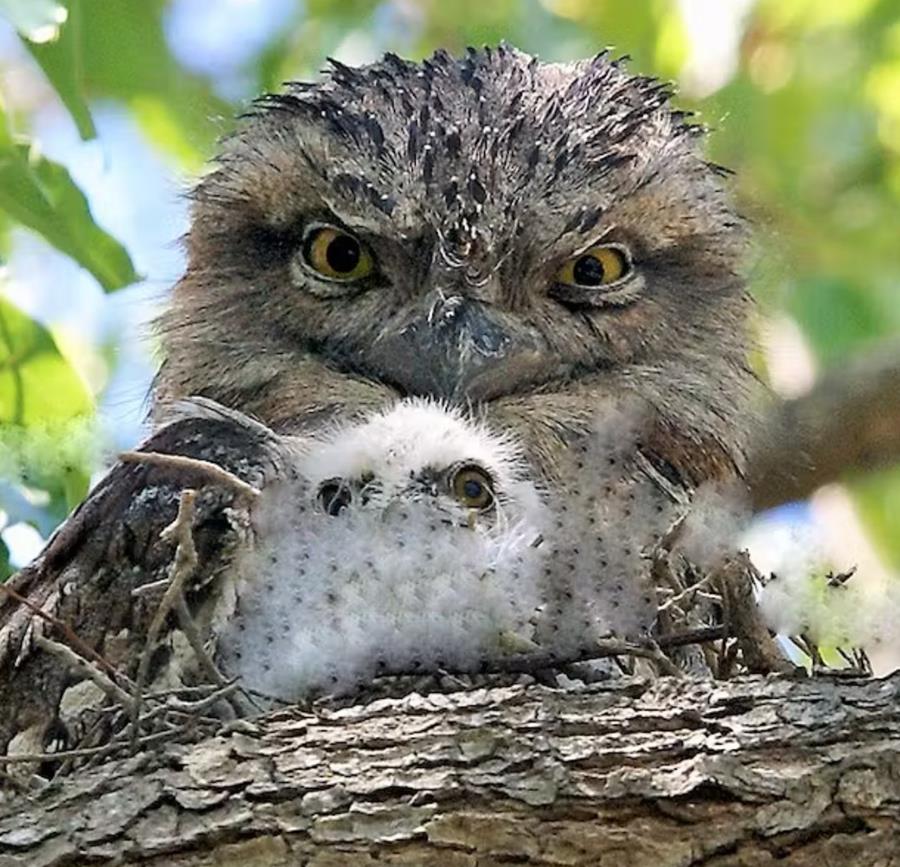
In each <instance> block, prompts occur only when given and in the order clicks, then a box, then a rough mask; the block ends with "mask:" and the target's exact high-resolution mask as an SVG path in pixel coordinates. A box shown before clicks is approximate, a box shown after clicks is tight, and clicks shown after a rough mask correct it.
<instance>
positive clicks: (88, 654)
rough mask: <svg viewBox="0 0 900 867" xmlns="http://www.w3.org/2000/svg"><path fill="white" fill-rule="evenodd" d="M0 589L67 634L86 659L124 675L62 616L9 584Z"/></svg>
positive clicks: (114, 674)
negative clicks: (33, 600)
mask: <svg viewBox="0 0 900 867" xmlns="http://www.w3.org/2000/svg"><path fill="white" fill-rule="evenodd" d="M0 590H2V591H4V592H5V593H7V594H8V595H9V596H10V597H11V598H12V599H14V600H15V601H16V602H18V603H20V604H21V605H24V606H25V607H26V608H27V609H29V611H31V613H32V614H34V615H35V616H37V617H40V618H41V619H42V620H45V621H46V622H47V623H49V624H50V625H51V626H53V627H55V628H57V629H59V630H60V632H62V634H63V635H64V636H65V638H66V640H67V641H68V642H69V644H71V645H72V647H74V648H75V649H76V650H77V651H78V652H79V653H81V655H82V656H83V657H84V658H85V659H92V660H93V661H94V662H96V663H97V664H98V665H100V666H102V667H103V668H104V669H106V671H107V672H109V673H110V674H111V675H113V676H114V677H123V675H122V674H121V673H120V672H119V671H117V670H116V668H115V666H114V665H112V663H110V662H108V661H107V660H106V659H104V658H103V656H102V655H101V654H100V653H98V652H97V651H96V650H94V648H93V647H91V646H90V645H89V644H88V643H87V642H86V641H84V640H83V639H81V638H79V637H78V635H77V634H76V632H75V630H74V629H72V627H71V626H69V624H68V623H66V622H65V621H64V620H60V618H58V617H56V616H54V615H53V614H51V613H50V612H49V611H44V609H43V608H41V607H40V606H39V605H35V603H34V602H32V601H31V600H30V599H28V598H26V597H25V596H23V595H22V594H21V593H19V592H17V591H16V590H13V589H12V587H10V586H9V585H8V584H0Z"/></svg>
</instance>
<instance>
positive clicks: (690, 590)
mask: <svg viewBox="0 0 900 867" xmlns="http://www.w3.org/2000/svg"><path fill="white" fill-rule="evenodd" d="M713 574H714V573H713V572H707V573H706V575H704V576H703V577H702V578H701V579H700V580H699V581H698V582H697V583H696V584H688V586H687V587H685V588H684V590H682V591H680V592H679V593H676V594H675V595H674V596H672V597H671V598H670V599H667V600H666V601H665V602H664V603H663V604H662V605H660V606H659V610H660V611H668V610H669V609H670V608H671V607H672V606H673V605H676V604H677V603H679V602H681V600H682V599H685V598H686V597H688V596H690V595H692V594H694V593H697V592H698V591H699V590H701V589H702V588H703V586H704V585H705V584H709V583H710V581H711V580H712V578H713Z"/></svg>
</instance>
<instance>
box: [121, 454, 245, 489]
mask: <svg viewBox="0 0 900 867" xmlns="http://www.w3.org/2000/svg"><path fill="white" fill-rule="evenodd" d="M119 460H121V461H123V462H124V463H132V464H150V465H151V466H158V467H168V468H172V469H179V470H189V471H192V472H197V473H201V474H203V475H205V476H207V477H208V478H209V479H211V480H212V481H213V482H217V483H219V484H220V485H224V486H225V487H227V488H231V489H232V490H233V491H235V492H236V493H237V494H240V495H241V496H244V497H249V498H251V499H255V498H256V497H258V496H259V493H260V492H259V488H255V487H254V486H253V485H249V484H247V482H245V481H244V480H243V479H241V478H238V477H237V476H236V475H235V474H234V473H231V472H229V471H228V470H226V469H225V468H224V467H220V466H219V465H218V464H214V463H213V462H212V461H204V460H202V459H201V458H189V457H186V456H184V455H167V454H162V453H161V452H136V451H124V452H122V453H121V454H120V455H119Z"/></svg>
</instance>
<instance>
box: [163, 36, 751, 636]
mask: <svg viewBox="0 0 900 867" xmlns="http://www.w3.org/2000/svg"><path fill="white" fill-rule="evenodd" d="M669 98H670V90H669V88H668V87H667V86H666V85H664V84H661V83H660V82H658V81H656V80H654V79H651V78H646V77H642V76H637V75H631V74H629V73H628V72H627V71H626V70H625V69H624V68H623V65H622V64H621V63H620V62H618V61H614V60H611V59H610V58H609V56H608V55H606V54H601V55H598V56H597V57H595V58H593V59H591V60H585V61H580V62H575V63H548V64H545V63H541V62H539V61H538V60H537V59H536V58H533V57H530V56H528V55H526V54H523V53H521V52H519V51H516V50H515V49H513V48H511V47H509V46H506V45H501V46H499V47H497V48H484V49H482V50H471V51H469V52H468V54H467V55H466V56H465V57H463V58H461V59H457V58H453V57H451V56H450V55H448V54H447V53H445V52H440V51H439V52H437V53H436V54H435V55H434V56H433V57H431V58H430V59H428V60H425V61H423V62H421V63H411V62H407V61H404V60H401V59H400V58H398V57H396V56H394V55H387V56H385V58H384V59H383V60H381V61H380V62H378V63H374V64H371V65H369V66H364V67H361V68H358V69H354V68H349V67H347V66H344V65H342V64H340V63H332V64H331V66H330V68H329V69H328V70H327V71H326V72H325V73H324V75H323V77H322V79H321V80H320V81H318V82H316V83H312V84H301V83H294V84H289V85H288V86H287V89H286V91H285V92H284V93H281V94H276V95H269V96H265V97H263V98H262V99H260V100H259V101H258V102H257V103H256V105H255V108H254V109H253V110H252V111H251V112H250V114H249V116H248V117H247V119H246V120H245V121H244V122H243V123H242V124H241V125H240V127H239V128H238V130H237V131H236V132H235V133H234V135H233V136H231V138H230V139H228V140H227V141H226V142H225V144H224V147H223V151H222V153H221V155H220V158H219V162H218V167H217V168H216V169H215V170H214V171H213V172H211V173H210V174H209V175H208V176H207V177H205V178H204V179H203V180H202V181H201V183H200V184H199V185H198V187H197V189H196V191H195V194H194V204H193V212H192V224H191V229H190V232H189V234H188V239H187V246H188V254H189V262H188V268H187V271H186V273H185V275H184V277H183V278H182V280H181V281H179V283H178V284H177V285H176V287H175V289H174V293H173V297H172V302H171V305H170V307H169V309H168V311H167V312H166V314H165V315H164V317H163V318H162V321H161V335H162V343H163V349H164V353H165V361H164V363H163V366H162V369H161V371H160V374H159V378H158V382H157V389H156V402H157V406H158V407H159V408H164V407H165V405H166V404H167V403H168V402H169V401H170V400H172V399H177V398H180V397H185V396H189V395H196V394H199V395H205V396H207V397H210V398H212V399H214V400H216V401H219V402H221V403H223V404H225V405H227V406H232V407H235V408H237V409H240V410H242V411H245V412H249V413H251V414H253V415H254V416H256V417H258V418H260V419H261V420H262V421H264V422H265V423H266V424H268V425H269V426H271V427H272V428H273V429H274V430H276V431H278V432H279V433H291V434H297V433H303V432H307V431H315V430H316V429H318V428H319V427H320V426H321V425H322V424H323V423H330V422H331V421H333V420H335V419H345V420H353V419H355V418H358V417H359V415H360V413H363V412H366V411H370V410H373V409H379V408H382V407H384V406H389V405H391V404H392V403H393V402H394V401H396V400H397V399H398V398H404V397H409V396H415V395H420V396H430V397H436V398H443V399H446V400H449V401H454V402H459V403H462V404H466V403H473V404H478V405H480V406H481V407H482V412H483V414H484V416H485V418H486V419H488V420H489V422H490V424H491V425H492V426H493V427H495V428H496V429H502V430H507V431H510V432H511V433H512V435H514V437H515V438H516V439H517V441H519V442H520V443H521V445H522V448H523V450H524V453H525V454H526V456H527V458H528V460H529V463H530V466H531V467H532V471H533V474H534V481H535V482H537V483H539V484H540V485H542V486H543V487H544V488H545V489H546V490H547V491H548V493H549V495H550V496H551V497H555V498H556V501H557V503H558V506H559V508H558V509H555V510H554V511H556V512H558V513H560V514H562V515H564V516H565V520H563V519H562V518H561V519H560V520H561V521H563V526H562V527H560V528H558V530H559V531H560V532H563V533H564V535H568V536H569V537H572V536H573V535H575V534H582V535H583V534H584V533H585V532H587V531H588V530H589V529H590V528H591V526H592V525H591V524H590V521H591V520H597V515H596V514H594V513H595V511H596V510H597V509H598V508H600V506H598V503H599V502H600V500H602V512H603V515H604V516H605V518H606V519H608V520H609V522H610V530H611V532H608V533H605V534H601V533H594V535H593V537H592V538H593V539H594V547H597V546H599V550H594V547H592V546H588V545H586V544H585V545H581V546H574V545H570V546H569V547H570V549H571V550H574V549H575V548H578V550H579V552H580V553H579V554H577V555H574V554H573V555H572V556H573V557H574V558H575V559H572V558H570V561H571V562H572V564H573V566H574V568H575V569H576V570H579V571H581V572H582V574H584V573H583V567H585V566H587V565H590V564H593V563H596V564H598V566H597V570H598V571H596V572H594V571H591V572H590V575H591V576H595V575H599V576H605V577H603V579H602V581H601V579H600V578H595V577H591V578H589V579H588V578H585V579H584V580H586V581H587V580H590V581H592V582H594V585H595V586H596V585H597V584H598V583H599V584H600V585H601V586H602V587H604V588H605V587H607V586H608V583H609V581H608V578H609V570H608V569H606V567H603V566H602V563H604V562H606V563H610V562H617V563H621V564H622V568H621V569H618V567H617V571H616V570H614V572H616V574H615V577H614V578H613V581H614V583H616V584H618V583H622V582H624V584H629V585H631V586H640V585H645V586H644V588H643V590H642V591H640V592H639V595H640V596H641V598H642V599H643V598H646V599H648V601H647V602H645V603H644V608H645V611H649V610H651V609H652V607H653V599H652V596H653V594H652V592H651V590H650V589H648V588H647V586H646V585H647V583H648V581H649V575H648V570H649V567H648V553H649V552H650V551H651V550H652V548H653V545H654V540H655V539H656V538H658V536H659V533H660V532H661V530H660V526H661V525H665V526H666V527H667V526H670V525H671V524H672V523H673V522H674V521H676V520H678V518H679V517H680V516H681V515H682V514H683V513H684V512H685V510H686V509H687V508H688V504H689V501H690V497H691V495H692V492H693V491H694V489H695V488H696V487H698V486H699V485H702V484H705V483H709V482H716V483H717V482H722V481H728V480H733V479H735V478H738V477H740V475H741V473H742V471H743V466H744V460H745V448H746V443H747V440H748V437H749V433H750V428H751V423H750V409H749V407H750V402H751V396H752V393H753V391H754V387H755V384H756V383H755V379H754V377H753V374H752V373H751V371H750V368H749V365H748V363H747V357H746V356H747V319H748V315H749V311H750V300H749V297H748V295H747V292H746V290H745V286H744V282H743V280H742V277H741V275H740V273H739V266H740V259H741V254H742V250H743V247H744V243H745V231H744V226H743V224H742V221H741V220H740V219H739V218H738V217H737V216H736V215H735V213H734V211H733V209H732V207H731V204H730V201H729V196H728V192H727V189H726V183H725V179H724V177H725V175H726V174H727V173H726V172H725V171H724V170H723V169H721V168H720V167H718V166H716V165H714V164H712V163H710V162H708V161H707V160H706V159H705V158H704V156H703V153H702V139H703V136H702V128H701V127H700V126H698V125H696V124H694V123H692V122H691V120H690V118H689V117H688V116H687V115H685V114H684V113H683V112H680V111H678V110H677V109H675V108H673V107H672V105H671V104H670V101H669ZM623 413H624V414H625V415H626V416H627V417H628V418H629V419H630V421H629V422H628V424H627V425H626V426H625V428H623V429H622V430H621V435H620V436H616V435H615V434H613V435H612V438H611V439H610V433H609V432H610V430H615V429H617V427H618V425H617V422H616V421H615V419H616V418H618V417H619V416H620V415H621V414H623ZM600 441H605V442H613V443H614V444H615V450H616V455H615V462H614V464H613V465H610V464H609V457H610V456H608V455H603V454H602V448H600V447H599V446H598V445H597V443H598V442H600ZM585 456H587V457H588V458H589V460H585ZM598 462H599V463H598ZM588 465H589V466H588ZM586 466H588V472H586V471H585V467H586ZM598 467H603V468H604V472H603V473H602V474H601V475H602V480H601V487H602V492H598V491H597V490H595V489H593V488H592V485H594V484H595V483H596V482H597V478H595V475H596V473H595V475H591V473H594V472H595V470H597V468H598ZM576 491H578V492H579V493H578V494H576V493H575V492H576ZM598 496H599V498H600V500H598V499H597V497H598ZM591 497H594V500H593V501H590V499H589V498H591ZM632 497H635V498H637V499H638V500H639V501H641V502H642V503H643V504H644V505H641V506H639V507H638V508H632V505H631V504H630V502H629V500H630V498H632ZM584 498H588V499H584ZM651 501H653V505H652V506H651V505H650V503H651ZM613 529H614V532H613V531H612V530H613ZM664 529H665V527H664V528H663V530H664ZM598 536H600V537H601V539H600V541H598V540H597V537H598ZM613 549H617V550H613ZM626 561H628V562H629V563H630V564H631V565H632V566H635V565H636V566H639V567H640V568H639V575H638V576H637V577H638V580H637V581H631V580H629V579H627V578H622V582H620V581H619V577H618V576H619V575H627V573H628V572H629V569H628V568H625V567H624V563H625V562H626ZM603 582H606V583H603ZM624 584H623V586H624ZM568 592H571V593H572V594H573V596H574V597H576V598H577V597H578V596H579V593H580V592H581V591H580V590H577V588H576V589H574V590H572V591H564V592H563V600H562V601H561V602H560V606H561V607H562V608H565V607H566V606H567V605H568V604H569V602H568V596H566V595H565V593H568ZM595 592H596V590H595ZM627 607H628V609H629V610H634V606H633V605H629V606H627ZM647 619H648V618H647V617H646V616H642V617H640V618H637V620H634V619H632V620H631V621H630V622H627V623H623V624H620V627H622V631H635V630H636V629H637V627H638V626H641V627H644V626H646V622H647ZM651 619H652V618H651ZM566 622H568V621H566Z"/></svg>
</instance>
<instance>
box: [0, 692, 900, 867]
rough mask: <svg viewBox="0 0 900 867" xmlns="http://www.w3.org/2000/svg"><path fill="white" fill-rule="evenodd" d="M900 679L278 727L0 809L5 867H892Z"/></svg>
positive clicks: (527, 699) (135, 764)
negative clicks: (103, 866) (777, 866)
mask: <svg viewBox="0 0 900 867" xmlns="http://www.w3.org/2000/svg"><path fill="white" fill-rule="evenodd" d="M898 700H900V676H895V677H893V678H890V679H886V680H883V681H874V680H846V679H844V680H830V679H815V680H796V679H789V678H778V677H769V678H760V677H746V678H739V679H736V680H733V681H728V682H718V681H712V680H688V679H684V680H679V679H674V678H666V679H662V680H658V681H656V682H655V683H652V684H651V683H648V682H645V681H641V680H632V681H625V682H620V683H617V684H615V685H612V684H609V685H596V684H595V685H593V686H590V687H585V688H584V689H582V690H577V691H560V690H556V689H550V688H546V687H542V686H537V685H532V686H524V687H523V686H515V687H505V688H494V689H479V690H471V691H466V692H458V693H453V694H432V695H428V696H421V695H418V694H412V695H410V696H407V697H406V698H402V699H382V700H379V701H375V702H373V703H371V704H369V705H364V706H354V707H349V708H344V709H340V710H331V711H327V712H326V711H321V712H319V713H317V714H316V715H310V714H305V713H303V712H301V711H299V710H296V711H293V710H292V711H281V712H279V713H276V714H273V715H270V716H268V717H267V718H265V719H263V720H256V721H243V722H239V723H236V724H234V727H233V729H232V730H231V731H230V732H226V733H223V734H222V735H220V736H218V737H215V738H212V739H209V740H206V741H203V742H201V743H198V744H195V745H191V746H185V745H171V746H169V747H167V748H165V749H163V750H161V751H159V752H156V753H144V754H142V755H138V756H135V757H133V758H131V759H127V760H123V761H119V762H113V763H110V764H107V765H102V766H100V767H97V768H94V769H91V770H87V771H83V772H82V773H80V774H78V775H77V776H75V777H72V778H69V779H65V780H62V781H60V782H59V783H56V784H53V785H52V786H51V787H50V788H48V789H46V790H44V791H43V792H41V793H38V794H33V795H31V796H27V797H26V796H25V795H21V794H20V795H18V796H14V798H13V800H12V802H9V803H6V804H5V805H0V865H2V867H20V865H21V867H25V865H27V867H51V865H52V867H62V865H73V864H117V865H124V864H141V865H148V867H149V865H153V867H163V865H177V867H188V865H189V867H201V865H203V867H212V865H219V867H231V865H235V867H237V865H240V867H263V865H265V867H276V865H277V867H287V865H310V867H313V865H315V867H338V865H356V864H358V865H376V864H379V865H384V864H392V865H417V867H431V865H433V867H438V865H440V867H476V865H478V867H485V865H500V864H526V865H554V867H555V865H608V867H619V865H622V867H699V865H704V867H726V865H728V867H731V865H734V867H757V865H774V864H776V863H777V864H781V865H790V867H807V865H810V867H813V865H814V867H826V865H831V867H854V865H860V867H876V865H877V867H889V865H897V864H900V753H898V746H900V713H898Z"/></svg>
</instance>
